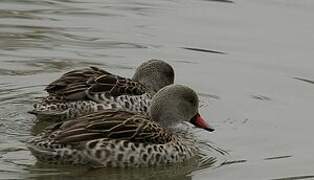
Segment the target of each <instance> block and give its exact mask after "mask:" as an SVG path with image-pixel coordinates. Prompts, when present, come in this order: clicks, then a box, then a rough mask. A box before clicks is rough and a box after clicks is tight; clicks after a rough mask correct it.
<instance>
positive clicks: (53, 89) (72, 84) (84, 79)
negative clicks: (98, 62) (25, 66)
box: [45, 67, 111, 100]
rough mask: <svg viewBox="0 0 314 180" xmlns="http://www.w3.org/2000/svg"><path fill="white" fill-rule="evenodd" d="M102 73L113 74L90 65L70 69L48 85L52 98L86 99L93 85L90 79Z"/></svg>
mask: <svg viewBox="0 0 314 180" xmlns="http://www.w3.org/2000/svg"><path fill="white" fill-rule="evenodd" d="M102 75H111V74H110V73H109V72H107V71H104V70H102V69H99V68H97V67H89V68H84V69H79V70H74V71H70V72H68V73H65V74H63V75H62V76H61V77H60V78H59V79H57V80H55V81H54V82H52V83H50V84H49V85H48V86H47V87H46V89H45V90H46V91H47V92H48V93H49V96H52V97H56V98H51V99H62V100H78V99H86V98H87V96H86V94H85V91H86V90H87V89H88V88H89V87H90V86H91V85H90V84H88V82H89V81H93V79H96V78H98V77H99V76H102Z"/></svg>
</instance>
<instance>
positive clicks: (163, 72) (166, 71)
mask: <svg viewBox="0 0 314 180" xmlns="http://www.w3.org/2000/svg"><path fill="white" fill-rule="evenodd" d="M132 79H133V80H135V81H138V82H140V83H142V84H143V85H145V86H146V87H148V88H149V89H151V90H153V91H155V92H157V91H158V90H159V89H161V88H163V87H165V86H167V85H170V84H173V82H174V70H173V68H172V67H171V65H169V64H168V63H166V62H165V61H162V60H157V59H151V60H149V61H147V62H144V63H143V64H141V65H140V66H139V67H137V68H136V71H135V74H134V75H133V78H132Z"/></svg>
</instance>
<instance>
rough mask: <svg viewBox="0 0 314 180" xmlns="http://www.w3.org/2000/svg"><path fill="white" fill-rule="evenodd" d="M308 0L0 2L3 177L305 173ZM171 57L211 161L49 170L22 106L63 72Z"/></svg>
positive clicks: (310, 65)
mask: <svg viewBox="0 0 314 180" xmlns="http://www.w3.org/2000/svg"><path fill="white" fill-rule="evenodd" d="M313 19H314V1H312V0H233V1H229V0H155V1H144V0H0V65H1V66H0V179H64V180H65V179H88V178H89V179H111V180H115V179H126V180H127V179H178V180H179V179H180V180H181V179H195V180H196V179H197V180H205V179H206V180H208V179H223V180H225V179H230V180H234V179H241V180H242V179H276V180H292V179H314V157H313V152H314V150H313V149H314V140H313V135H314V131H313V127H314V118H313V117H314V108H313V107H314V21H313ZM151 58H159V59H164V60H166V61H168V62H169V63H170V64H172V65H173V66H174V68H175V71H176V82H177V83H180V84H186V85H188V86H190V87H192V88H194V89H195V90H196V91H197V92H198V93H199V95H200V100H201V114H202V115H203V116H204V117H205V118H206V119H207V121H208V122H209V123H210V124H212V126H214V127H215V128H216V131H215V132H214V133H203V132H201V136H200V138H202V139H204V140H208V141H211V142H213V143H214V144H215V146H217V147H219V148H221V149H223V150H224V151H226V152H227V153H224V154H223V158H222V159H223V160H218V159H217V160H215V161H214V162H213V164H212V165H211V166H207V167H203V168H198V169H195V168H194V167H191V166H192V165H191V164H187V165H184V164H181V165H174V166H169V167H168V166H167V167H159V168H142V169H89V168H86V167H51V166H45V165H41V164H38V163H36V159H35V158H34V157H33V156H32V155H31V154H30V152H29V151H28V150H27V148H26V147H25V144H24V142H25V141H26V140H27V139H28V138H29V137H31V136H32V135H33V134H35V133H36V132H38V131H40V130H41V129H42V127H43V126H40V125H38V124H37V122H36V119H35V118H34V117H33V116H32V115H30V114H28V113H27V111H29V110H31V109H32V104H33V103H34V102H36V101H37V100H38V97H41V96H44V95H45V93H44V91H43V89H44V87H45V85H47V84H48V83H49V82H51V81H52V80H54V79H56V78H58V77H59V76H60V75H61V74H62V73H64V72H66V71H69V70H72V69H75V68H82V67H86V66H97V67H101V68H104V69H106V70H108V71H110V72H113V73H117V74H120V75H123V76H131V75H132V73H133V72H134V69H135V67H136V66H137V65H138V64H140V63H142V62H143V61H145V60H148V59H151Z"/></svg>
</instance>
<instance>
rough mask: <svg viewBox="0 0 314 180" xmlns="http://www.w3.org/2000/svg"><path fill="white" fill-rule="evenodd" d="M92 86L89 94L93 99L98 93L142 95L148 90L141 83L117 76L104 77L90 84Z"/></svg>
mask: <svg viewBox="0 0 314 180" xmlns="http://www.w3.org/2000/svg"><path fill="white" fill-rule="evenodd" d="M88 84H91V86H90V88H88V91H87V93H88V94H89V95H90V96H91V97H92V96H93V95H94V94H97V93H106V94H107V95H109V96H114V97H116V96H120V95H141V94H144V93H145V92H146V91H147V89H146V88H145V87H144V86H143V85H142V84H140V83H139V82H136V81H133V80H131V79H128V78H123V77H120V76H117V75H111V74H110V75H102V76H100V77H98V78H96V79H92V80H91V81H89V82H88Z"/></svg>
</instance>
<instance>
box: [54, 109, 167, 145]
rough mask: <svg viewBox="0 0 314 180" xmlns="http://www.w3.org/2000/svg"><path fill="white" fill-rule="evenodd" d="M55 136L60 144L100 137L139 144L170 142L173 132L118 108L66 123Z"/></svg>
mask: <svg viewBox="0 0 314 180" xmlns="http://www.w3.org/2000/svg"><path fill="white" fill-rule="evenodd" d="M59 130H60V131H61V132H60V133H58V135H57V136H56V137H55V140H56V141H57V142H59V143H77V142H84V141H88V140H94V139H98V138H108V139H121V140H129V141H131V142H138V143H157V144H163V143H166V142H169V141H170V140H171V138H172V134H171V133H170V132H169V131H167V130H165V129H163V128H161V127H160V126H159V125H158V124H157V123H155V122H153V121H152V120H150V119H149V117H147V116H145V115H141V114H134V113H131V112H126V111H119V110H106V111H103V112H98V113H93V114H90V115H88V116H84V117H81V118H78V119H76V120H72V121H68V122H65V123H64V124H63V125H62V126H60V127H59Z"/></svg>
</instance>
